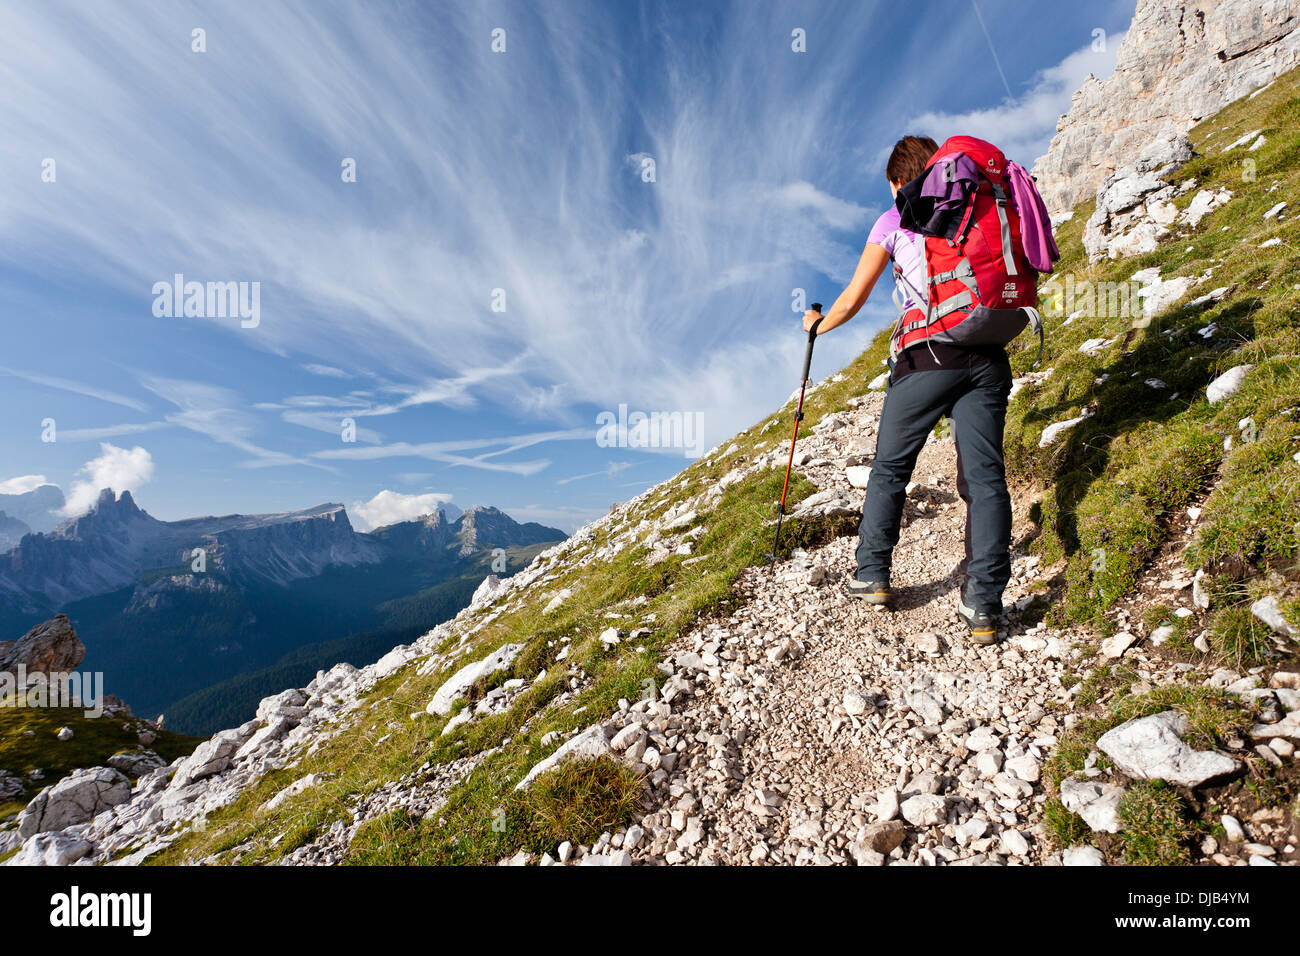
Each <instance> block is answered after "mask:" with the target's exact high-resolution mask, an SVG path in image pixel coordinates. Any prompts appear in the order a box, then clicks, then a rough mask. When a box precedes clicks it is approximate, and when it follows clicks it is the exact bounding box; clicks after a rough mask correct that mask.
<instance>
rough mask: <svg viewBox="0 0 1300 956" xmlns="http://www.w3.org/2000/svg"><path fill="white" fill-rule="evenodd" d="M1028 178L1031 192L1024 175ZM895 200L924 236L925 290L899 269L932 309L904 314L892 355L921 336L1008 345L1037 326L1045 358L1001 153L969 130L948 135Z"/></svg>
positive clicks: (1033, 274)
mask: <svg viewBox="0 0 1300 956" xmlns="http://www.w3.org/2000/svg"><path fill="white" fill-rule="evenodd" d="M1011 165H1014V164H1011ZM1024 181H1027V182H1028V183H1029V184H1030V185H1029V188H1030V189H1031V190H1032V189H1033V186H1032V179H1029V178H1028V176H1027V174H1025V176H1024ZM1034 196H1035V198H1036V196H1037V193H1036V190H1035V191H1034ZM1040 202H1041V200H1040ZM897 205H898V211H899V215H900V221H901V225H902V227H903V228H904V229H909V230H911V231H912V232H915V233H918V234H920V235H922V236H924V237H925V266H926V275H927V284H928V286H929V288H928V289H925V290H918V289H914V288H912V286H911V283H909V282H908V281H907V280H906V278H905V277H903V275H902V272H901V270H899V269H898V268H897V266H895V270H894V271H895V274H896V275H897V276H898V278H899V281H901V282H902V283H903V284H904V285H906V286H907V287H908V288H909V289H911V292H912V296H913V300H914V301H917V302H925V303H927V309H926V310H925V311H922V310H921V309H919V308H911V309H907V310H905V311H904V312H903V314H902V315H900V316H899V318H898V324H897V325H896V326H895V328H894V335H893V340H892V342H891V354H892V355H893V356H895V357H896V356H897V355H898V354H899V353H900V352H902V351H904V350H905V349H908V348H911V347H912V346H914V345H918V344H920V343H922V342H924V343H927V345H928V344H929V343H931V342H943V343H948V344H952V345H1006V344H1007V343H1008V342H1010V341H1011V340H1012V339H1014V338H1015V337H1016V336H1017V335H1019V334H1020V333H1021V332H1022V331H1023V330H1024V329H1025V327H1026V326H1029V325H1032V326H1033V328H1034V331H1036V332H1037V333H1038V336H1039V347H1038V354H1039V358H1040V359H1041V358H1042V351H1043V324H1042V318H1041V317H1040V316H1039V314H1038V310H1037V309H1036V308H1035V306H1036V305H1037V304H1038V272H1037V271H1036V270H1035V269H1034V268H1033V267H1032V266H1031V265H1030V264H1029V261H1028V259H1027V257H1026V255H1025V246H1024V241H1023V240H1022V237H1021V222H1020V211H1019V210H1018V209H1017V205H1016V202H1015V201H1014V197H1013V195H1012V188H1011V183H1010V175H1009V170H1008V163H1007V159H1006V157H1005V156H1004V155H1003V154H1002V151H1001V150H1000V149H998V148H997V147H996V146H994V145H993V144H992V143H986V142H984V141H983V140H981V139H975V138H974V137H971V136H954V137H952V138H950V139H948V140H946V141H945V142H944V144H943V145H942V146H940V147H939V151H938V152H936V153H935V154H934V155H933V156H931V157H930V160H929V162H928V163H927V164H926V168H925V172H923V173H922V174H921V175H920V176H918V177H917V178H916V179H914V180H912V181H911V182H910V183H907V184H906V185H904V186H901V187H899V190H898V198H897ZM1049 236H1050V232H1049ZM1053 251H1054V250H1053ZM1049 269H1050V265H1049Z"/></svg>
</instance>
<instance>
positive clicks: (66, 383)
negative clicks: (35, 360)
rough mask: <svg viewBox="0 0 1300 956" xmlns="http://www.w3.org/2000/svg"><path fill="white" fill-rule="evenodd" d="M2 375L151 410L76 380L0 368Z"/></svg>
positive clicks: (133, 400) (134, 407) (136, 408)
mask: <svg viewBox="0 0 1300 956" xmlns="http://www.w3.org/2000/svg"><path fill="white" fill-rule="evenodd" d="M0 375H12V376H13V377H14V378H20V379H22V380H23V381H25V382H31V383H32V384H33V385H43V386H45V387H46V388H55V389H58V390H59V391H63V392H71V393H73V394H74V395H84V396H86V397H87V398H93V399H96V400H98V401H101V402H108V403H109V404H112V405H121V406H123V407H125V408H133V409H135V410H136V411H137V412H145V411H148V410H149V406H148V405H146V404H145V403H144V402H142V401H141V400H140V399H138V398H131V397H130V396H129V395H122V394H121V393H119V392H112V391H109V390H108V389H104V388H96V387H94V386H93V385H87V384H86V383H85V382H82V381H77V380H75V379H68V378H59V377H57V376H54V375H42V374H40V373H38V372H25V371H21V370H19V369H12V368H4V367H3V366H0Z"/></svg>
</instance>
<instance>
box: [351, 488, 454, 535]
mask: <svg viewBox="0 0 1300 956" xmlns="http://www.w3.org/2000/svg"><path fill="white" fill-rule="evenodd" d="M449 501H451V495H449V494H444V493H443V492H429V493H428V494H423V495H405V494H402V493H401V492H400V491H387V490H385V491H381V492H380V493H379V494H377V495H375V496H374V497H373V498H371V499H370V500H369V501H354V502H353V503H352V507H351V508H350V509H349V511H350V512H351V514H352V516H353V517H354V518H356V519H357V521H358V524H360V525H364V526H365V530H369V529H371V528H382V527H384V526H385V525H390V524H396V523H397V522H399V521H410V520H411V519H412V518H418V517H420V516H421V515H427V514H433V512H435V511H437V510H438V506H439V505H445V504H446V503H447V502H449ZM445 510H448V511H450V510H451V509H445Z"/></svg>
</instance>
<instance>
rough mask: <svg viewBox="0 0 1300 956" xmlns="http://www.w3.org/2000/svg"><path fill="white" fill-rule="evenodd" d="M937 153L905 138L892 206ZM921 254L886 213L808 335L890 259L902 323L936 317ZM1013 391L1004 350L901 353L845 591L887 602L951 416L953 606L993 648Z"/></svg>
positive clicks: (838, 320) (894, 157)
mask: <svg viewBox="0 0 1300 956" xmlns="http://www.w3.org/2000/svg"><path fill="white" fill-rule="evenodd" d="M938 150H939V146H938V144H937V143H935V141H934V140H932V139H930V138H928V137H922V136H904V137H903V138H902V139H900V140H899V141H898V143H897V144H896V145H895V146H894V149H893V152H892V153H891V154H890V156H889V162H888V163H887V164H886V166H885V177H886V179H887V180H888V181H889V188H890V192H891V193H892V194H893V195H894V197H895V199H896V200H897V197H898V192H899V189H900V188H901V187H903V186H905V185H907V184H909V183H913V182H914V181H916V180H918V178H919V177H921V176H922V175H923V174H924V173H926V171H927V167H928V166H929V165H930V164H929V160H930V159H931V157H933V156H934V155H935V154H936V152H937V151H938ZM999 197H1000V198H1001V194H1000V193H999ZM899 205H900V206H901V205H904V204H903V203H899ZM1004 225H1005V221H1004ZM1005 232H1006V230H1005V228H1004V230H1003V234H1004V236H1005ZM925 255H926V247H925V237H924V236H922V235H919V234H918V233H916V232H913V231H910V230H908V229H904V228H903V226H902V217H901V216H900V211H899V208H897V207H895V208H891V209H889V211H887V212H886V213H884V214H883V215H882V216H881V217H880V218H879V219H877V220H876V223H875V225H874V226H873V227H872V229H871V233H870V235H869V237H868V239H867V244H866V247H865V248H864V249H863V250H862V258H861V259H860V260H859V262H858V266H857V270H856V271H855V272H854V274H853V279H852V281H850V282H849V285H848V287H847V288H846V289H845V290H844V291H843V292H842V293H840V295H839V298H837V299H836V300H835V303H834V305H832V306H831V307H830V309H829V310H828V311H827V312H826V314H825V316H824V317H823V316H821V315H820V314H818V313H817V312H813V311H808V312H805V313H804V320H803V324H804V330H805V331H809V330H811V328H812V325H813V323H814V322H815V321H817V320H818V319H821V324H820V325H819V326H818V329H817V332H818V334H819V335H824V334H825V333H827V332H829V331H830V330H831V329H834V328H836V327H838V326H840V325H843V324H844V323H845V322H847V321H849V319H851V318H853V316H855V315H856V314H857V313H858V311H859V310H860V309H861V308H862V306H863V304H864V303H865V302H866V301H867V297H868V296H869V295H870V294H871V291H872V289H873V288H874V287H875V285H876V281H877V280H878V279H879V278H880V277H881V276H882V275H883V274H884V272H885V269H886V268H888V267H889V265H890V264H891V262H892V264H893V266H894V270H895V275H896V281H897V286H898V294H899V295H900V296H901V298H902V300H903V303H902V304H903V315H904V317H906V316H909V315H917V314H919V315H921V316H926V315H927V314H931V315H932V314H933V311H932V307H931V306H930V304H929V303H927V302H923V301H920V297H919V295H918V292H917V290H927V289H928V287H929V285H930V284H931V280H930V278H929V277H927V275H926V271H927V270H926V258H925ZM934 281H938V279H936V280H934ZM967 301H969V300H967ZM918 310H919V311H918ZM927 310H931V311H929V312H927ZM1035 317H1036V315H1035ZM914 324H923V323H914ZM972 324H973V323H972ZM900 325H902V321H901V320H900ZM911 327H912V326H909V328H911ZM1021 327H1022V328H1023V325H1022V326H1021ZM895 334H896V336H897V335H899V334H900V333H899V332H898V330H896V333H895ZM1013 334H1014V333H1013ZM1010 389H1011V366H1010V363H1009V361H1008V358H1007V352H1006V349H1005V347H1004V346H1002V345H990V344H964V343H963V344H955V343H952V342H946V341H944V342H941V341H932V340H930V339H921V340H917V341H916V342H914V343H912V344H910V345H908V346H905V347H903V349H902V351H896V354H895V356H894V358H893V361H892V362H891V371H890V377H889V386H888V391H887V392H886V395H885V405H884V410H883V411H882V412H881V416H880V423H879V428H878V429H877V437H876V457H875V460H874V461H873V462H872V465H871V477H870V479H869V480H868V483H867V493H866V499H865V501H864V502H863V506H862V523H861V526H860V529H859V535H858V549H857V565H858V566H857V572H856V574H855V575H854V579H853V580H852V581H851V582H850V584H849V593H850V594H851V595H852V596H854V597H858V598H861V599H863V600H865V601H868V602H870V603H872V604H887V603H888V602H889V597H890V590H889V573H890V563H891V558H892V555H893V549H894V546H895V545H896V544H897V543H898V533H899V526H900V523H901V520H902V514H903V503H904V500H905V498H906V488H907V484H908V481H909V480H910V479H911V475H912V469H913V467H914V466H915V465H916V458H917V455H918V454H919V453H920V451H921V448H922V446H923V445H924V444H925V441H926V438H927V437H928V436H929V434H930V432H931V430H932V429H933V428H934V426H935V425H936V423H937V422H938V421H939V419H940V417H942V416H946V417H947V418H948V419H949V420H950V421H951V422H952V428H953V436H954V440H955V444H956V448H957V490H958V493H959V494H960V495H961V498H962V500H963V501H964V502H965V503H966V531H965V541H966V554H965V557H964V558H963V560H962V562H961V565H960V567H959V569H958V570H959V577H960V580H961V591H960V594H959V598H958V601H957V611H958V614H959V615H960V617H961V619H962V620H963V621H964V622H965V623H966V626H967V627H968V628H969V629H970V635H971V639H972V640H973V641H974V642H975V643H977V644H992V643H994V642H996V640H997V621H998V618H999V616H1000V615H1001V613H1002V592H1003V590H1004V589H1005V587H1006V585H1007V581H1008V579H1009V578H1010V574H1011V559H1010V543H1011V498H1010V495H1009V494H1008V492H1007V484H1006V473H1005V470H1004V466H1003V457H1002V432H1003V425H1004V421H1005V418H1006V409H1007V396H1008V394H1009V392H1010Z"/></svg>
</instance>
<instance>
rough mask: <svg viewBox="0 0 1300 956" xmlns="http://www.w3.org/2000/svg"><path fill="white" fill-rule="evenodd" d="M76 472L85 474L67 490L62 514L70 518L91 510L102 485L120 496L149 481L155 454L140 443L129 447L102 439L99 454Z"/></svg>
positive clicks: (151, 476) (151, 475)
mask: <svg viewBox="0 0 1300 956" xmlns="http://www.w3.org/2000/svg"><path fill="white" fill-rule="evenodd" d="M77 474H78V475H85V476H86V477H85V478H84V479H78V480H76V481H74V482H73V483H72V490H71V491H69V492H68V498H67V503H66V504H65V505H64V506H63V514H65V515H67V516H69V517H71V516H73V515H80V514H85V513H86V512H87V511H89V510H90V507H91V505H93V504H94V503H95V499H96V498H98V497H99V492H100V489H101V488H112V489H113V490H114V491H115V492H117V493H118V494H119V495H120V494H121V493H122V492H124V491H135V490H136V489H138V488H139V487H140V486H141V485H144V484H148V483H149V481H150V480H151V479H152V478H153V456H152V455H150V454H149V452H148V451H147V450H145V449H144V448H141V447H140V446H139V445H136V446H135V447H134V448H131V449H126V448H118V447H117V446H116V445H110V444H109V443H108V442H100V443H99V457H98V458H92V459H90V461H88V462H86V463H85V464H84V465H82V466H81V468H80V469H79V470H78V471H77Z"/></svg>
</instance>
